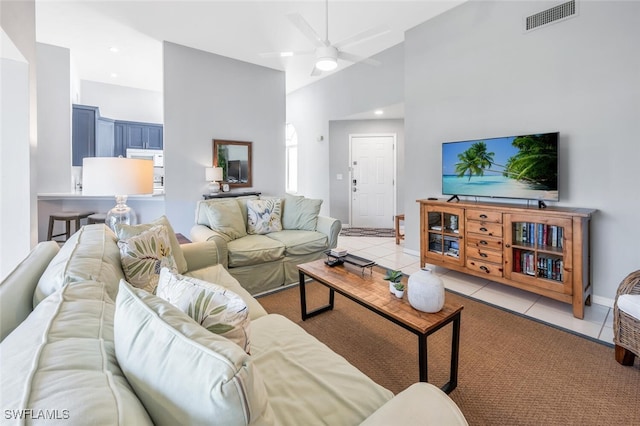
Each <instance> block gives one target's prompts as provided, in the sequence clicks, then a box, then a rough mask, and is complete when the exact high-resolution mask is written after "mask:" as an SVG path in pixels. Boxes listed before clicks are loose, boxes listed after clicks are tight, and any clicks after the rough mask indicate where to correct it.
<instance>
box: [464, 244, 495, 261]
mask: <svg viewBox="0 0 640 426" xmlns="http://www.w3.org/2000/svg"><path fill="white" fill-rule="evenodd" d="M467 257H470V258H473V259H477V260H480V261H483V262H492V263H498V264H500V265H502V252H501V251H493V250H487V249H485V248H479V247H471V246H467Z"/></svg>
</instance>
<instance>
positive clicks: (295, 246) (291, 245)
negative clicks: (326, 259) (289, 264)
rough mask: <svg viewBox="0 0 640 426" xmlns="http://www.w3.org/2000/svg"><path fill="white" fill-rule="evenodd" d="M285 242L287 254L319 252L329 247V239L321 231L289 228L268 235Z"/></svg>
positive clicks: (285, 252)
mask: <svg viewBox="0 0 640 426" xmlns="http://www.w3.org/2000/svg"><path fill="white" fill-rule="evenodd" d="M267 237H269V238H272V239H274V240H276V241H280V242H281V243H282V244H284V246H285V249H284V254H285V255H286V256H298V255H304V254H311V253H318V252H321V251H323V250H327V249H328V248H329V239H328V238H327V236H326V235H325V234H323V233H321V232H316V231H298V230H288V231H280V232H272V233H270V234H268V235H267Z"/></svg>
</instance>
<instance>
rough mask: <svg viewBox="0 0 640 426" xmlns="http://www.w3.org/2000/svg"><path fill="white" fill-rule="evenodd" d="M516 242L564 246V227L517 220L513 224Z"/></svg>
mask: <svg viewBox="0 0 640 426" xmlns="http://www.w3.org/2000/svg"><path fill="white" fill-rule="evenodd" d="M513 231H514V242H516V243H528V244H537V245H538V246H550V247H558V248H562V240H563V237H564V228H562V227H561V226H556V225H545V224H543V223H530V222H516V223H514V224H513Z"/></svg>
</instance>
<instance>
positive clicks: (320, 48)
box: [260, 0, 389, 77]
mask: <svg viewBox="0 0 640 426" xmlns="http://www.w3.org/2000/svg"><path fill="white" fill-rule="evenodd" d="M287 18H288V19H289V21H291V23H292V24H293V25H295V26H296V28H298V30H299V31H300V32H301V33H302V34H304V35H305V36H306V37H307V38H308V39H309V41H311V43H313V45H314V46H315V49H314V50H306V51H297V52H292V51H287V52H268V53H261V54H260V56H262V57H265V58H267V57H288V56H303V55H315V57H316V62H315V65H314V67H313V70H312V71H311V76H314V77H315V76H318V75H320V74H322V72H323V71H332V70H334V69H336V67H337V66H338V59H342V60H345V61H349V62H362V63H365V64H369V65H373V66H378V65H380V61H376V60H375V59H371V58H365V57H363V56H359V55H354V54H352V53H348V52H344V51H343V50H342V49H343V48H344V47H346V46H352V45H354V44H357V43H362V42H363V41H365V40H370V39H372V38H374V37H378V36H381V35H383V34H386V33H388V32H389V29H388V28H385V27H376V28H371V29H369V30H366V31H363V32H361V33H358V34H356V35H353V36H351V37H349V38H347V39H345V40H342V41H340V42H338V43H331V42H330V41H329V0H325V25H326V27H325V38H324V39H323V38H322V37H320V36H319V35H318V33H317V32H316V31H315V30H314V29H313V28H312V27H311V25H309V23H308V22H307V21H306V20H305V19H304V18H303V17H302V15H300V14H299V13H291V14H288V15H287Z"/></svg>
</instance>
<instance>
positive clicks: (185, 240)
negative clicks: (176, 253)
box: [176, 232, 191, 244]
mask: <svg viewBox="0 0 640 426" xmlns="http://www.w3.org/2000/svg"><path fill="white" fill-rule="evenodd" d="M176 238H177V239H178V242H179V243H180V244H187V243H190V242H191V240H190V239H188V238H187V237H185V236H184V235H182V234H181V233H179V232H176Z"/></svg>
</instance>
